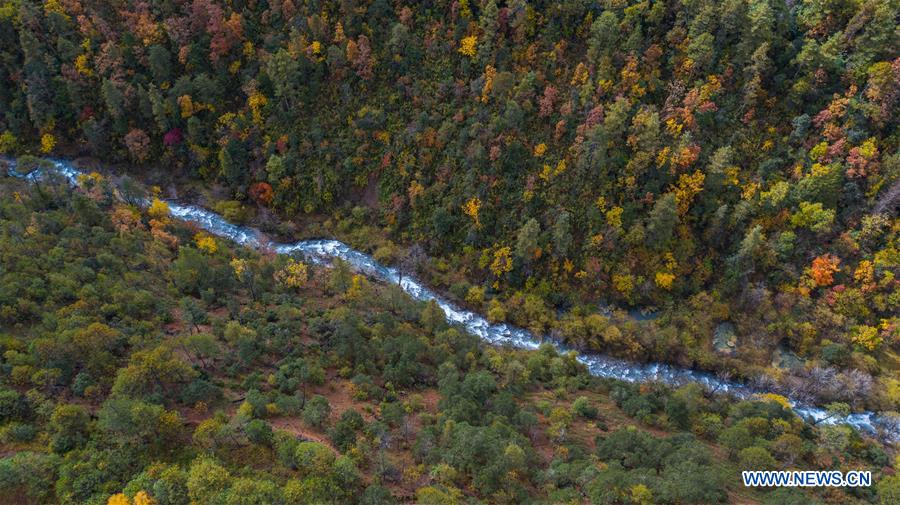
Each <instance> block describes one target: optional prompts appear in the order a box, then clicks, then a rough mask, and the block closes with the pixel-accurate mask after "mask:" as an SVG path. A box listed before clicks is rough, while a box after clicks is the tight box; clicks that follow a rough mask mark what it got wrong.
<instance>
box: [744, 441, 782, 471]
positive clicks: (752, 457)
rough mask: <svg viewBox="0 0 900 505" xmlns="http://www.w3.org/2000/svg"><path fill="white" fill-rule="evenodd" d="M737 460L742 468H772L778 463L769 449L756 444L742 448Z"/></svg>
mask: <svg viewBox="0 0 900 505" xmlns="http://www.w3.org/2000/svg"><path fill="white" fill-rule="evenodd" d="M738 461H739V462H740V463H739V464H740V467H741V469H743V470H774V469H775V467H776V466H777V465H778V463H777V462H776V461H775V458H773V457H772V455H771V454H769V451H767V450H766V449H764V448H762V447H758V446H753V447H747V448H746V449H742V450H741V452H740V453H739V455H738Z"/></svg>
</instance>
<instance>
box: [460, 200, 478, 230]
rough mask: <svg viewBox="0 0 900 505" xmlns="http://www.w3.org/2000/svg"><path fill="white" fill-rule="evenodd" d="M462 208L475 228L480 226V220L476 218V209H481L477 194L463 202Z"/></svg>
mask: <svg viewBox="0 0 900 505" xmlns="http://www.w3.org/2000/svg"><path fill="white" fill-rule="evenodd" d="M462 209H463V212H465V214H466V215H467V216H469V217H470V218H472V222H473V223H474V224H475V228H481V221H480V220H479V219H478V211H480V210H481V200H480V199H479V198H478V197H477V196H473V197H472V198H470V199H469V200H468V201H467V202H466V203H465V204H463V207H462Z"/></svg>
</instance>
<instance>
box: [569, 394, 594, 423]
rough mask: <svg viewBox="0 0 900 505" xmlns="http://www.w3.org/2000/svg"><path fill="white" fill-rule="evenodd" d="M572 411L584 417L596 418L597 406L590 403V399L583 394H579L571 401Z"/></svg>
mask: <svg viewBox="0 0 900 505" xmlns="http://www.w3.org/2000/svg"><path fill="white" fill-rule="evenodd" d="M572 412H574V413H575V414H577V415H579V416H581V417H584V418H585V419H596V418H597V407H595V406H593V405H591V403H590V401H589V400H588V399H587V398H585V397H584V396H579V397H578V398H576V399H575V401H574V402H573V403H572Z"/></svg>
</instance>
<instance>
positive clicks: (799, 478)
mask: <svg viewBox="0 0 900 505" xmlns="http://www.w3.org/2000/svg"><path fill="white" fill-rule="evenodd" d="M741 477H742V478H743V479H744V486H746V487H866V486H871V485H872V472H869V471H850V472H847V473H844V472H840V471H836V470H834V471H829V472H816V471H753V470H749V471H743V472H741Z"/></svg>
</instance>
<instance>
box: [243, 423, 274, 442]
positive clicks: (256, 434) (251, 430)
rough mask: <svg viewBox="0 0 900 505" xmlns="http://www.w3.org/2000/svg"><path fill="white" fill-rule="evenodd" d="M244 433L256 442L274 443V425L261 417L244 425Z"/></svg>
mask: <svg viewBox="0 0 900 505" xmlns="http://www.w3.org/2000/svg"><path fill="white" fill-rule="evenodd" d="M244 433H246V434H247V438H248V439H249V440H250V441H251V442H253V443H254V444H259V445H265V446H270V445H272V438H273V435H272V425H270V424H269V423H267V422H265V421H263V420H261V419H254V420H252V421H250V422H249V423H247V425H246V426H245V427H244Z"/></svg>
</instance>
